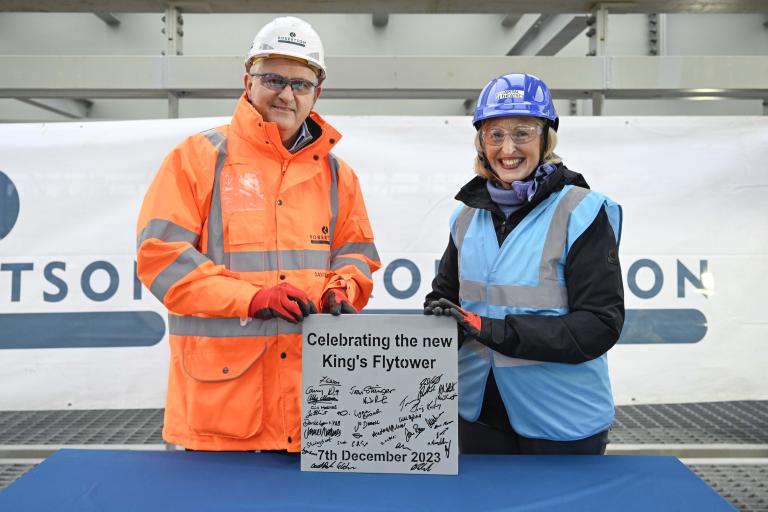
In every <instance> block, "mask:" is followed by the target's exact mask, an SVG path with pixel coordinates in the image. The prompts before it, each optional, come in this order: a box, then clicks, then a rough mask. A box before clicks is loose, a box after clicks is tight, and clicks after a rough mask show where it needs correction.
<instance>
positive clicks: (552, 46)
mask: <svg viewBox="0 0 768 512" xmlns="http://www.w3.org/2000/svg"><path fill="white" fill-rule="evenodd" d="M585 28H587V17H586V16H574V17H572V18H571V19H570V20H568V22H567V23H566V24H565V25H564V26H563V27H561V28H560V29H559V30H558V31H557V33H555V35H554V36H552V38H551V39H550V40H549V41H548V42H547V43H546V44H545V45H544V46H542V47H541V49H539V51H537V52H536V55H538V56H540V57H547V56H550V57H551V56H553V55H557V52H559V51H560V50H562V49H563V48H565V47H566V46H567V45H568V43H570V42H571V41H573V40H574V39H575V38H576V36H578V35H579V34H581V33H582V32H584V29H585Z"/></svg>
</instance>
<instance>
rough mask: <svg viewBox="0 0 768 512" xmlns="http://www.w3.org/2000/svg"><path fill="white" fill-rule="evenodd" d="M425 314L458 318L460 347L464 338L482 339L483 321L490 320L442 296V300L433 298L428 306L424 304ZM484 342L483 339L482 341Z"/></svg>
mask: <svg viewBox="0 0 768 512" xmlns="http://www.w3.org/2000/svg"><path fill="white" fill-rule="evenodd" d="M424 314H425V315H435V316H449V315H450V316H452V317H453V318H454V320H456V324H457V325H458V326H459V327H460V328H459V347H461V345H462V344H463V343H464V338H466V337H469V338H475V339H477V340H481V338H484V336H483V321H484V320H485V322H486V323H487V322H488V319H486V318H483V317H482V316H480V315H476V314H475V313H471V312H469V311H467V310H466V309H464V308H461V307H459V306H457V305H456V304H454V303H453V302H451V301H449V300H448V299H445V298H442V299H440V300H433V301H432V302H430V303H429V304H427V305H426V306H424ZM481 342H482V341H481Z"/></svg>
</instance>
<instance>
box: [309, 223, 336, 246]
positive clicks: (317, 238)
mask: <svg viewBox="0 0 768 512" xmlns="http://www.w3.org/2000/svg"><path fill="white" fill-rule="evenodd" d="M329 233H330V231H329V229H328V226H323V227H322V228H320V233H314V234H310V235H309V243H311V244H324V245H331V236H330V234H329Z"/></svg>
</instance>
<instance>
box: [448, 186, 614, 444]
mask: <svg viewBox="0 0 768 512" xmlns="http://www.w3.org/2000/svg"><path fill="white" fill-rule="evenodd" d="M603 207H605V210H606V213H607V214H608V220H609V222H610V224H611V227H612V228H613V232H614V235H615V236H616V244H617V245H618V243H619V238H620V233H621V207H620V206H619V205H618V204H616V203H614V202H613V201H612V200H610V199H609V198H607V197H605V196H603V195H601V194H599V193H597V192H591V191H589V190H587V189H584V188H580V187H574V186H573V185H567V186H565V187H564V188H563V189H562V190H561V191H560V192H557V193H553V194H551V195H550V196H549V197H548V198H546V199H545V200H544V201H542V202H541V203H539V204H538V205H537V206H536V207H535V208H534V209H533V210H531V212H530V213H529V214H528V215H527V216H526V217H525V218H524V219H523V220H522V221H521V222H520V224H518V225H517V227H516V228H515V229H514V230H513V231H512V232H511V233H510V234H509V235H508V236H507V238H506V240H504V243H503V244H502V245H501V247H499V244H498V240H497V238H496V232H495V230H494V227H493V219H492V218H491V213H490V212H489V211H487V210H482V209H474V208H470V207H468V206H463V205H462V206H460V207H459V208H457V209H456V210H455V211H454V212H453V215H452V216H451V236H452V237H453V241H454V243H455V245H456V248H457V249H458V259H459V299H460V301H461V306H462V307H463V308H465V309H467V310H469V311H472V312H473V313H476V314H478V315H481V316H485V317H490V318H504V317H505V316H506V315H509V314H521V315H532V314H533V315H553V316H556V315H565V314H567V313H568V311H569V309H568V294H567V289H566V282H565V274H564V272H565V262H566V256H567V255H568V251H569V250H570V248H571V246H572V245H573V243H574V242H575V241H576V239H578V238H579V236H580V235H581V234H582V233H583V232H584V231H585V230H586V229H587V228H588V227H589V226H590V225H591V224H592V222H593V221H594V220H595V218H596V217H597V214H598V213H599V212H600V209H601V208H603ZM606 257H607V255H606ZM491 368H493V375H494V378H495V379H496V383H497V385H498V387H499V392H500V394H501V397H502V399H503V401H504V405H505V407H506V409H507V414H508V416H509V421H510V423H511V425H512V428H514V430H515V431H516V432H517V433H519V434H521V435H523V436H525V437H530V438H536V439H548V440H552V441H574V440H578V439H584V438H585V437H589V436H591V435H594V434H597V433H598V432H602V431H603V430H606V429H607V428H608V427H609V426H610V425H611V423H612V422H613V415H614V408H613V396H612V394H611V383H610V379H609V377H608V360H607V357H606V355H605V354H603V355H602V356H600V357H598V358H597V359H593V360H591V361H587V362H585V363H581V364H562V363H545V362H540V361H529V360H524V359H515V358H511V357H507V356H504V355H502V354H499V353H498V352H496V351H494V350H492V349H490V348H488V347H486V346H485V345H482V344H480V343H479V342H478V341H476V340H471V341H469V342H468V343H465V344H464V345H463V346H462V347H461V349H460V350H459V414H460V415H461V417H462V418H464V419H465V420H467V421H475V420H477V418H478V417H479V416H480V408H481V406H482V402H483V394H484V392H485V385H486V381H487V379H488V372H489V371H490V370H491Z"/></svg>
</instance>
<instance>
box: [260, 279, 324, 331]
mask: <svg viewBox="0 0 768 512" xmlns="http://www.w3.org/2000/svg"><path fill="white" fill-rule="evenodd" d="M312 313H317V308H316V307H315V305H314V304H313V303H312V301H311V300H310V299H309V297H308V296H307V294H306V293H304V292H303V291H301V290H299V289H298V288H296V287H295V286H291V285H290V284H288V283H280V284H279V285H277V286H273V287H272V288H266V289H264V290H261V291H260V292H258V293H256V295H254V296H253V298H252V299H251V305H250V306H249V307H248V316H249V317H251V318H259V319H261V320H267V319H270V318H282V319H283V320H287V321H289V322H291V323H294V324H296V323H299V322H301V321H302V320H304V317H306V316H308V315H310V314H312Z"/></svg>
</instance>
